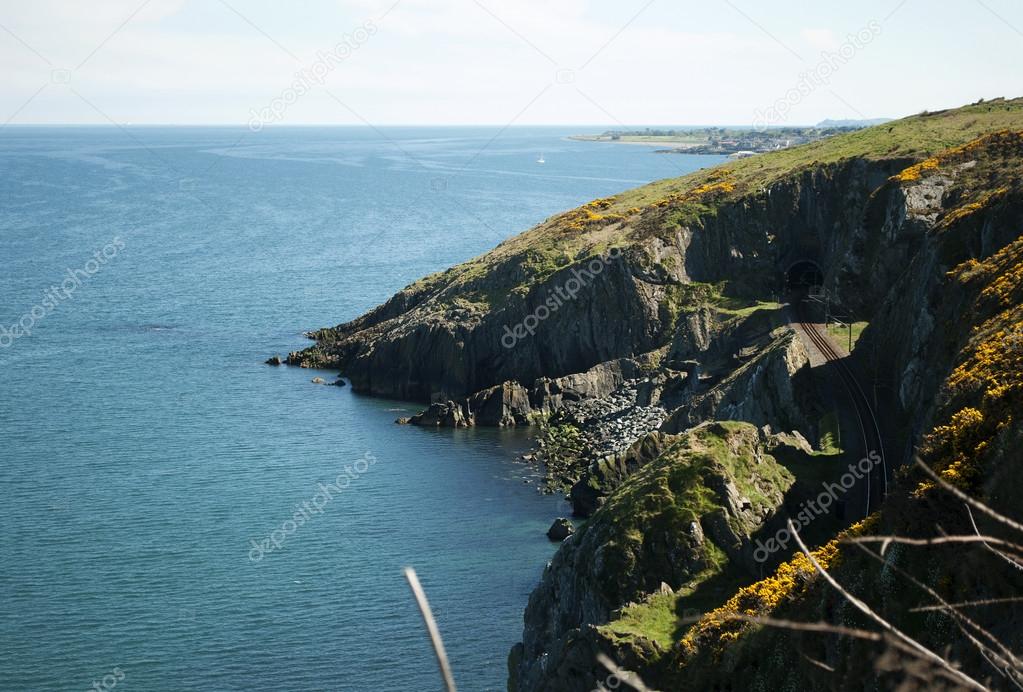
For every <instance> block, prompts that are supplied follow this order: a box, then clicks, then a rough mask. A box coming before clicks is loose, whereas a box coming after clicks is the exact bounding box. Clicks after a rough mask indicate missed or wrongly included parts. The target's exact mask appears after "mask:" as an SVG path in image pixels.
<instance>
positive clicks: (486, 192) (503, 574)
mask: <svg viewBox="0 0 1023 692" xmlns="http://www.w3.org/2000/svg"><path fill="white" fill-rule="evenodd" d="M566 134H571V133H570V132H567V131H564V130H563V129H545V128H522V129H511V130H507V131H505V132H503V133H499V132H498V130H497V129H487V128H477V129H472V128H458V129H453V128H430V129H422V128H419V129H415V128H390V129H387V130H384V131H383V132H382V133H380V132H374V131H372V130H369V129H364V128H334V129H325V128H294V129H279V130H267V131H264V132H262V133H259V134H258V135H256V134H251V133H247V132H246V131H244V130H242V129H230V128H137V129H132V130H130V131H125V132H122V131H119V130H117V129H114V128H10V127H9V128H6V129H4V130H3V131H0V328H2V329H3V330H5V331H0V450H2V451H0V460H2V462H0V490H2V497H3V517H4V524H5V526H4V530H3V531H2V532H0V588H2V591H3V598H2V599H0V662H2V664H3V665H2V675H0V689H4V690H7V689H9V690H79V689H80V690H86V689H89V688H90V687H91V686H92V684H93V682H94V681H100V680H101V679H102V678H103V676H104V675H108V674H111V672H112V671H113V669H114V668H115V667H117V668H118V669H119V671H120V672H121V673H123V679H121V680H119V681H118V682H117V689H124V690H399V689H410V688H415V689H439V688H440V683H439V679H438V676H437V673H436V666H435V663H434V661H433V658H432V654H431V651H430V648H429V645H428V643H427V641H426V639H425V637H424V634H423V628H422V626H421V624H420V621H419V617H418V613H417V611H416V609H415V606H414V603H413V602H412V599H411V597H410V595H409V592H408V588H407V586H406V584H405V582H404V579H403V577H402V575H401V567H403V566H404V565H413V566H415V567H416V568H417V570H418V572H419V574H420V578H421V579H422V581H423V584H424V586H425V587H426V589H427V592H428V594H429V596H430V598H431V601H432V603H433V606H434V609H435V612H436V615H437V618H438V621H439V624H440V627H441V629H442V632H443V634H444V636H445V640H446V643H447V646H448V650H449V654H450V656H451V659H452V661H453V664H454V667H455V673H456V677H457V678H458V680H459V682H460V685H461V688H462V689H465V690H497V689H503V687H504V681H505V656H506V654H507V651H508V648H509V647H510V646H511V645H512V644H513V643H514V642H515V641H517V640H518V638H519V635H520V634H521V616H522V611H523V609H524V607H525V604H526V600H527V597H528V594H529V592H530V590H531V589H532V587H533V585H534V584H535V582H536V580H537V578H538V576H539V574H540V572H541V570H542V568H543V565H544V563H545V562H546V560H548V559H549V558H550V556H551V555H552V553H553V547H552V546H551V544H549V543H548V542H547V540H546V538H545V537H544V531H545V530H546V528H547V526H548V525H549V524H550V522H551V521H552V520H553V518H554V517H556V516H558V515H560V514H564V513H566V512H567V507H566V506H565V505H564V503H563V501H561V500H559V499H557V498H550V497H542V496H539V495H537V494H536V492H535V489H534V487H535V486H534V485H533V484H527V483H525V482H524V480H528V479H534V480H535V472H534V471H533V470H532V469H530V468H528V467H526V466H523V465H522V464H520V463H518V462H517V461H516V457H517V456H518V455H519V454H521V453H522V452H523V451H524V450H525V449H527V448H528V447H529V441H528V439H527V437H526V436H525V435H524V434H523V433H522V432H521V431H495V430H469V431H466V430H458V431H451V430H442V431H437V430H422V429H417V428H410V427H405V426H396V425H394V423H393V421H394V419H395V418H396V417H397V416H399V415H408V414H409V413H410V412H412V411H414V410H415V408H416V407H415V406H414V405H409V404H405V403H401V402H392V401H385V400H380V399H373V398H367V397H360V396H356V395H353V394H352V393H351V391H350V390H348V389H342V388H335V387H320V386H315V385H312V384H310V382H309V380H310V378H311V377H312V376H314V375H315V374H317V373H313V372H309V371H300V370H297V369H288V368H270V367H267V366H264V365H262V364H261V363H262V361H263V360H264V359H265V358H266V357H267V356H268V355H270V354H272V353H275V352H280V353H285V352H287V351H289V350H293V349H296V348H299V347H301V346H303V345H304V344H305V343H307V342H306V341H305V339H304V338H303V337H302V336H301V332H302V331H303V330H306V329H310V328H315V327H319V326H324V325H332V324H336V323H338V322H341V321H344V320H347V319H350V318H352V317H354V316H356V315H358V314H359V313H361V312H363V311H365V310H366V309H368V308H371V307H373V306H374V305H376V304H378V303H380V302H382V301H383V300H385V299H386V298H387V297H388V296H389V295H390V294H391V293H393V292H394V291H396V290H397V289H399V288H401V287H402V286H404V285H405V284H407V283H409V282H410V281H412V280H414V279H416V278H418V277H419V276H422V275H424V274H426V273H429V272H431V271H435V270H438V269H441V268H443V267H446V266H448V265H450V264H453V263H456V262H458V261H461V260H464V259H467V258H469V257H471V256H473V255H476V254H479V253H480V252H483V251H485V250H487V249H489V248H490V247H492V246H494V245H496V244H497V243H498V242H500V241H501V240H502V239H504V238H506V237H508V236H509V235H511V234H513V233H515V232H517V231H520V230H522V229H524V228H527V227H528V226H530V225H532V224H534V223H536V222H538V221H540V220H542V219H543V218H545V217H546V216H549V215H550V214H552V213H555V212H557V211H560V210H563V209H565V208H568V207H571V206H573V205H576V204H579V203H582V202H584V201H586V200H588V199H591V198H593V197H597V196H604V195H609V194H613V193H615V192H619V191H621V190H622V189H625V188H628V187H632V186H634V185H638V184H641V183H643V182H645V181H648V180H653V179H656V178H660V177H665V176H669V175H677V174H679V173H680V172H684V171H689V170H694V169H695V168H697V167H699V166H703V165H708V164H710V163H715V162H716V161H718V159H717V158H714V157H680V156H665V155H655V154H652V153H650V151H649V150H648V149H647V148H645V147H636V146H617V145H606V144H596V143H583V142H572V141H568V140H565V139H564V135H566ZM541 152H542V153H543V154H544V157H545V159H546V162H547V163H546V164H545V165H543V166H540V165H538V164H537V163H536V158H537V156H538V155H539V154H540V153H541ZM104 251H105V252H106V255H104ZM96 252H99V255H98V257H97V256H95V255H94V253H96ZM69 270H71V272H72V275H71V276H74V277H77V280H75V279H73V278H71V276H69V274H68V271H69ZM65 280H68V281H67V282H65ZM68 289H70V290H68ZM33 308H35V314H34V315H33ZM26 315H27V316H28V317H25V316H26ZM19 320H23V325H24V326H28V331H30V332H31V334H23V333H19V332H18V330H17V329H14V330H12V325H14V324H15V323H17V322H18V321H19ZM5 335H6V336H5ZM323 374H324V376H327V377H330V376H331V375H332V373H323ZM367 453H369V454H371V455H372V458H373V459H374V460H375V463H374V464H373V465H372V466H370V467H368V468H364V467H361V465H360V466H359V468H362V469H363V472H361V473H359V472H354V473H353V474H352V475H354V476H356V477H355V478H354V480H350V483H349V485H348V487H347V488H345V489H343V490H342V491H341V492H334V493H332V497H331V498H330V499H329V500H327V501H325V502H324V496H323V495H319V496H317V492H318V486H319V484H320V483H327V482H331V481H333V480H334V479H336V477H337V476H338V474H339V473H343V469H344V468H345V467H346V466H353V465H354V464H355V462H356V461H357V460H359V459H362V458H363V457H364V455H365V454H367ZM353 471H354V469H353ZM314 498H316V499H315V500H314ZM305 501H310V502H315V503H316V504H317V505H318V506H319V507H320V508H321V509H322V511H321V512H318V513H315V514H310V513H309V512H308V511H306V515H307V516H308V517H309V518H308V520H303V524H302V525H301V526H291V525H288V526H287V527H286V528H288V529H289V530H291V531H290V533H288V535H287V536H286V538H285V539H284V540H283V542H281V543H280V547H279V548H277V549H275V550H273V551H272V552H270V553H269V554H266V555H265V556H263V558H262V559H260V560H258V561H253V560H252V559H250V553H251V552H252V550H253V549H252V546H253V543H252V541H253V540H256V541H257V544H258V543H259V542H260V541H261V540H262V539H264V538H265V537H267V536H269V535H270V534H271V532H272V531H274V530H275V529H278V528H280V527H281V526H282V523H283V522H285V521H287V520H288V519H290V518H292V516H293V515H294V513H295V512H296V508H300V507H302V503H303V502H305ZM278 535H280V534H278Z"/></svg>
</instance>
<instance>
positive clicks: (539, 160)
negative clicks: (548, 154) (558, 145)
mask: <svg viewBox="0 0 1023 692" xmlns="http://www.w3.org/2000/svg"><path fill="white" fill-rule="evenodd" d="M536 162H537V163H547V162H546V161H544V160H543V154H540V158H538V159H537V160H536Z"/></svg>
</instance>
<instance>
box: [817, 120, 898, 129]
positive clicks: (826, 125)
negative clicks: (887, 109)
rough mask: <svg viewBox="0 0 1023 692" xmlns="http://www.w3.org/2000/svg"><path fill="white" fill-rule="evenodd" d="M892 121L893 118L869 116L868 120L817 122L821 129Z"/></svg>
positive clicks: (865, 125)
mask: <svg viewBox="0 0 1023 692" xmlns="http://www.w3.org/2000/svg"><path fill="white" fill-rule="evenodd" d="M890 122H892V119H891V118H869V119H867V120H822V121H820V122H819V123H817V127H818V128H820V129H822V130H823V129H826V128H829V127H874V126H875V125H884V124H885V123H890Z"/></svg>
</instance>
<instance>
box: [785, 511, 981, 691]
mask: <svg viewBox="0 0 1023 692" xmlns="http://www.w3.org/2000/svg"><path fill="white" fill-rule="evenodd" d="M788 528H789V532H790V533H791V534H792V537H793V538H795V539H796V542H797V543H798V544H799V548H800V549H801V550H802V551H803V554H804V555H806V557H807V559H808V560H809V561H810V563H811V564H812V565H813V566H814V569H816V570H817V572H818V573H819V574H820V575H821V576H822V577H824V580H825V581H827V582H828V583H829V584H830V585H831V586H832V588H834V589H835V590H836V591H838V593H839V594H841V595H842V596H843V597H844V598H845V599H846V600H847V601H849V603H851V604H852V605H853V606H854V607H855V608H856V609H857V610H859V611H860V612H861V613H863V614H864V615H866V616H867V617H869V618H870V619H871V620H873V621H874V622H876V623H877V624H879V625H880V626H881V627H882V628H884V629H885V630H886V631H888V632H890V633H891V634H893V635H894V636H895V637H897V638H898V639H900V640H902V641H903V642H904V643H905V644H906V645H907V646H909V647H911V648H913V649H916V650H917V651H918V652H919V653H920V654H921V655H922V656H923V657H924V658H926V659H928V660H930V661H931V662H932V663H935V664H937V665H938V667H940V668H944V669H945V670H946V671H948V672H949V673H950V674H951V675H952V676H953V677H954V678H955V679H956V680H958V681H959V682H960V683H961V684H964V685H966V686H967V687H970V688H972V689H975V690H987V689H988V688H987V687H985V686H984V685H982V684H980V683H979V682H977V681H976V680H974V679H973V678H971V677H970V676H969V675H967V674H966V673H964V672H962V671H960V670H956V669H955V668H953V667H952V665H951V664H950V663H948V662H947V661H945V660H944V659H943V658H942V657H941V656H939V655H938V654H936V653H934V652H933V651H931V650H930V649H928V648H927V647H926V646H924V645H923V644H921V643H919V642H918V641H916V640H915V639H913V638H912V637H910V636H909V635H907V634H904V633H903V632H902V631H901V630H899V629H898V628H896V627H895V626H894V625H892V624H891V623H890V622H888V621H887V620H885V619H884V618H883V617H881V616H880V615H878V614H877V613H875V612H874V611H873V610H871V608H870V606H868V605H867V604H866V603H864V602H863V601H861V600H860V599H858V598H856V597H855V596H853V595H852V594H851V593H849V592H848V591H847V590H846V589H845V588H843V587H842V585H841V584H839V583H838V582H837V581H835V578H834V577H832V576H831V575H830V574H829V573H828V571H827V570H825V569H824V568H823V567H821V565H820V563H819V562H817V558H815V557H814V556H813V554H812V553H811V552H810V550H809V549H808V548H807V547H806V544H805V543H803V539H802V537H801V536H800V535H799V532H798V531H797V530H796V527H795V525H794V524H793V523H792V520H791V519H790V520H789V521H788Z"/></svg>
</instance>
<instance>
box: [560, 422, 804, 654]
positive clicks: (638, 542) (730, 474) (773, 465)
mask: <svg viewBox="0 0 1023 692" xmlns="http://www.w3.org/2000/svg"><path fill="white" fill-rule="evenodd" d="M759 440H760V438H759V435H758V433H757V430H756V428H755V427H754V426H752V425H750V424H748V423H736V422H715V423H711V424H707V425H703V426H700V427H698V428H695V429H694V430H692V431H690V432H689V433H687V434H686V435H684V436H681V437H680V438H678V441H677V442H675V443H674V444H672V445H671V446H670V447H668V449H666V450H665V451H664V452H663V453H662V454H661V455H660V456H658V457H657V458H656V459H655V460H653V461H651V462H650V463H649V464H647V465H646V466H644V467H643V468H641V469H640V470H639V471H637V472H636V473H635V474H634V475H633V476H632V477H630V478H629V480H628V481H627V482H626V483H625V485H623V486H622V487H621V488H619V490H618V491H616V492H615V493H614V494H613V495H611V496H610V497H609V498H608V501H607V503H606V504H605V505H604V506H603V507H602V508H601V509H600V510H599V511H598V512H597V514H595V515H594V517H593V518H592V519H591V520H590V522H589V523H588V524H587V525H586V526H584V528H583V530H582V533H583V534H584V535H585V534H586V533H588V532H590V531H596V532H598V533H597V535H598V536H599V537H600V538H599V541H598V542H599V543H601V544H602V545H603V546H604V547H603V548H602V554H603V563H602V565H603V569H605V570H607V571H608V572H609V573H610V574H618V575H621V574H626V575H633V576H634V577H635V578H636V579H639V578H640V577H641V574H636V572H637V571H639V572H642V570H643V569H644V566H645V564H646V563H645V562H644V561H647V560H654V561H658V560H664V559H668V556H669V555H670V554H671V552H672V551H674V550H675V549H676V547H675V546H676V545H677V544H678V543H679V542H685V541H686V540H687V539H686V538H685V537H686V536H689V535H691V534H690V532H691V531H692V529H691V526H692V524H693V523H694V522H696V523H697V524H699V523H700V522H701V519H702V518H703V517H705V516H707V515H709V514H711V513H714V512H720V511H723V509H724V508H723V506H722V500H721V498H720V497H719V495H718V493H717V491H715V490H713V489H712V488H715V487H719V485H720V484H721V483H722V480H723V481H725V482H731V483H733V484H734V485H735V487H736V488H737V489H738V491H739V493H740V494H741V495H742V496H743V497H745V498H747V499H748V500H749V501H750V503H751V504H752V506H753V511H752V513H751V515H753V516H759V513H760V512H761V511H763V510H765V509H767V508H771V509H773V508H774V507H776V506H777V504H778V503H779V502H780V501H781V497H782V494H783V493H784V492H785V491H786V490H787V489H788V488H789V487H790V486H791V485H792V483H793V482H794V480H795V479H794V477H793V476H792V474H791V473H790V472H789V471H788V470H787V469H786V468H785V467H784V466H782V465H780V464H779V463H777V462H776V461H775V460H774V458H773V457H771V456H770V455H766V454H764V453H763V451H762V448H761V447H760V441H759ZM726 518H727V521H728V522H729V525H730V526H731V527H732V530H733V531H734V532H735V534H736V535H740V536H742V535H749V533H750V532H751V531H752V530H753V528H754V527H752V526H745V525H743V524H742V522H743V521H744V520H740V519H739V518H737V517H735V516H732V515H731V514H728V513H727V512H726ZM583 537H584V536H581V537H580V538H583ZM699 545H700V547H699V551H698V553H696V554H695V555H693V557H692V560H691V570H692V572H691V574H690V575H689V576H688V578H687V579H686V580H685V583H684V584H682V585H680V588H679V589H678V590H677V591H676V592H674V593H658V594H655V595H653V596H650V597H648V598H647V599H645V600H644V601H643V602H642V603H639V604H636V605H630V606H628V607H626V608H624V609H623V610H622V612H621V614H620V617H618V618H615V619H614V620H612V621H611V622H609V623H608V624H607V625H605V626H603V627H602V628H601V630H602V631H603V632H604V633H605V634H606V635H607V636H610V637H613V638H616V639H623V640H631V639H634V638H637V637H642V638H645V639H649V640H651V641H654V642H657V643H658V644H660V645H661V647H662V650H663V651H667V650H668V649H669V648H670V646H671V644H672V642H675V641H677V640H678V638H679V637H680V636H681V634H682V633H683V632H684V631H685V629H686V628H687V627H688V625H687V624H686V623H685V622H684V620H685V619H686V617H687V616H690V615H691V614H692V613H693V612H694V610H693V609H697V610H699V611H706V610H709V609H711V608H713V607H716V606H717V605H720V604H721V603H723V602H724V601H725V600H727V598H728V597H729V596H730V595H731V594H732V593H734V592H735V589H736V588H737V587H738V586H739V584H737V583H736V581H735V577H734V576H733V575H731V574H730V573H729V572H728V570H727V568H728V565H729V561H728V558H727V556H726V554H725V553H724V551H723V550H722V549H721V548H720V547H719V546H717V545H715V544H714V543H713V541H711V540H709V539H704V540H703V541H702V543H701V544H699ZM692 547H693V546H690V550H691V549H692ZM640 556H643V557H640Z"/></svg>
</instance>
